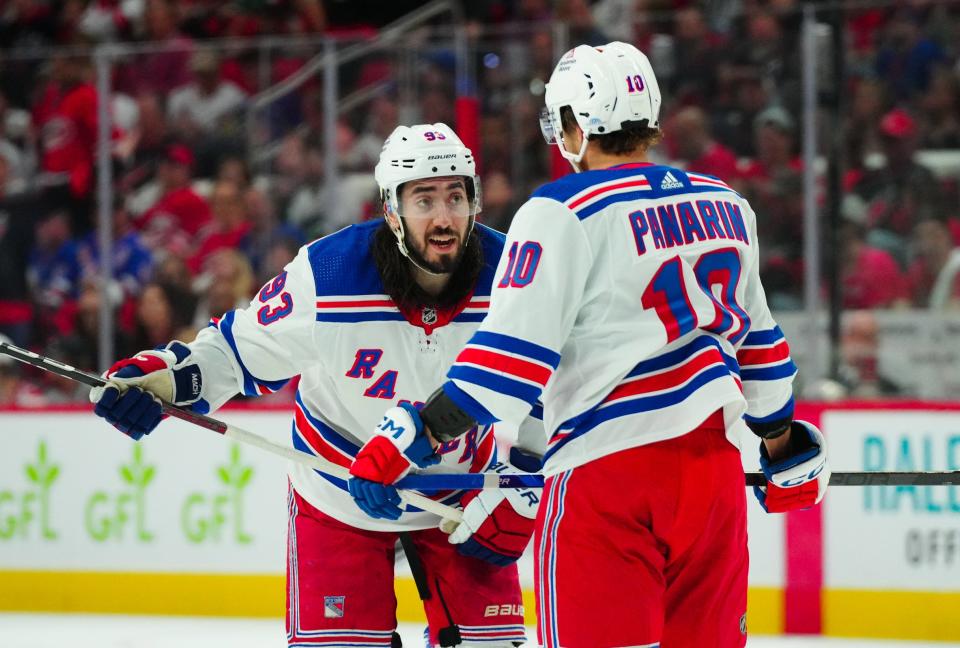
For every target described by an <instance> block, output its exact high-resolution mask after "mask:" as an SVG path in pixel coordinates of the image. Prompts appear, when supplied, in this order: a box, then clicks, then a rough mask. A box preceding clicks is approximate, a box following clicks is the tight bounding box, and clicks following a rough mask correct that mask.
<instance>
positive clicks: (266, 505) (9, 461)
mask: <svg viewBox="0 0 960 648" xmlns="http://www.w3.org/2000/svg"><path fill="white" fill-rule="evenodd" d="M217 416H218V417H221V418H223V419H225V420H227V421H229V422H232V423H235V424H237V425H240V426H242V427H244V428H245V429H248V430H251V431H254V432H257V433H259V434H263V435H265V436H268V437H270V438H271V439H273V440H274V441H277V442H280V443H287V442H289V434H290V420H291V419H290V415H289V414H288V413H286V412H284V411H276V410H273V411H256V410H249V409H244V410H238V409H235V410H226V411H223V412H219V413H218V414H217ZM41 445H42V446H43V447H44V448H45V452H46V457H45V460H44V461H41V459H40V447H41ZM756 445H757V444H756V440H755V439H752V438H747V439H745V443H744V447H745V453H744V454H745V459H744V462H745V465H746V466H747V468H748V469H750V470H755V469H756V467H757V462H756ZM0 448H2V450H3V451H2V452H0V570H3V569H15V570H36V569H42V570H62V571H87V570H89V571H130V572H187V573H189V572H203V573H236V574H283V572H284V565H285V551H286V497H287V480H286V461H285V460H284V459H282V458H279V457H276V456H273V455H270V454H268V453H266V452H264V451H262V450H259V449H257V448H251V447H247V446H242V445H239V444H236V443H235V442H233V441H230V440H227V439H224V438H222V437H220V436H219V435H217V434H215V433H213V432H210V431H208V430H204V429H202V428H199V427H195V426H191V425H189V424H187V423H184V422H182V421H179V420H176V419H168V420H166V421H165V422H164V423H163V424H161V427H160V428H158V429H157V430H155V431H154V432H153V433H152V434H151V435H150V436H148V437H146V438H145V439H144V440H143V441H141V442H140V443H134V442H132V441H130V440H129V439H127V438H126V437H124V436H123V435H122V434H120V433H119V432H117V431H116V430H114V429H113V428H111V427H110V426H109V425H107V424H106V423H105V422H103V421H101V420H100V419H97V418H96V417H94V416H93V415H92V414H91V413H88V412H84V411H77V412H66V413H61V412H37V413H28V412H22V411H20V412H0ZM235 449H236V450H235ZM137 450H139V453H140V455H139V460H138V459H137V458H136V455H135V452H136V451H137ZM234 451H236V452H238V455H237V456H236V457H234V456H233V455H232V453H233V452H234ZM31 467H32V468H31ZM125 467H126V470H125ZM248 470H249V477H247V478H246V479H247V481H246V483H244V484H242V485H240V484H239V482H240V481H242V479H243V477H242V476H243V474H244V473H245V472H246V471H248ZM222 471H223V473H224V474H221V473H222ZM151 473H152V477H150V478H149V479H148V478H147V477H148V474H151ZM225 478H226V479H228V480H230V481H229V483H228V482H225V481H224V479H225ZM144 482H146V484H145V485H142V484H143V483H144ZM747 497H748V509H749V512H750V543H751V548H752V551H751V554H752V555H751V561H750V580H751V584H752V585H754V586H761V587H782V586H783V582H784V579H783V560H782V554H783V524H782V518H781V517H779V516H768V515H766V514H765V513H763V511H762V510H761V509H760V507H759V506H758V505H757V503H756V502H755V500H754V499H753V496H752V495H751V494H750V493H747ZM400 569H401V573H403V572H405V571H406V570H405V565H404V566H402V567H401V568H400ZM521 575H522V580H523V583H524V586H525V587H531V586H532V561H531V560H530V552H529V550H528V552H527V556H526V557H525V559H524V561H523V562H522V564H521Z"/></svg>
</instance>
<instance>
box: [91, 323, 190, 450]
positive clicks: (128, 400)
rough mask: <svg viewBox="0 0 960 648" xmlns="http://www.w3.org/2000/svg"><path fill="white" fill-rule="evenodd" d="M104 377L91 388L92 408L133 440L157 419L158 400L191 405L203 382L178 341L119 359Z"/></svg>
mask: <svg viewBox="0 0 960 648" xmlns="http://www.w3.org/2000/svg"><path fill="white" fill-rule="evenodd" d="M103 377H104V378H106V380H107V383H108V384H107V385H105V386H104V387H95V388H93V389H92V390H90V401H91V402H92V403H94V404H95V407H94V409H93V411H94V413H95V414H96V415H97V416H99V417H101V418H104V419H106V420H107V421H108V422H109V423H110V424H111V425H113V426H114V427H115V428H117V429H118V430H120V431H121V432H123V433H124V434H126V435H127V436H129V437H130V438H132V439H134V440H139V439H140V438H142V437H143V435H145V434H149V433H150V432H152V431H153V429H154V428H156V427H157V425H158V424H159V423H160V420H161V419H162V418H163V417H162V406H161V404H160V401H161V400H162V401H166V402H168V403H173V404H175V405H190V404H193V403H195V402H197V401H198V400H200V391H201V388H202V386H203V382H202V377H201V374H200V367H199V366H198V365H197V364H196V363H195V362H193V361H192V358H191V355H190V348H189V347H188V346H187V345H185V344H183V343H182V342H177V341H173V342H170V343H169V344H168V345H167V346H166V347H163V348H160V349H156V350H152V351H141V352H140V353H138V354H137V355H135V356H134V357H132V358H127V359H125V360H120V361H119V362H117V363H115V364H114V365H113V366H112V367H110V369H108V370H107V372H106V373H105V374H103Z"/></svg>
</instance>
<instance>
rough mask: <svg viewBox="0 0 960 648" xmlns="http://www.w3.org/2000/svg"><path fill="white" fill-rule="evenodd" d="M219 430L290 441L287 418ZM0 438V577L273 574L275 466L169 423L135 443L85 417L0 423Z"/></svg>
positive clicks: (281, 561)
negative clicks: (2, 571)
mask: <svg viewBox="0 0 960 648" xmlns="http://www.w3.org/2000/svg"><path fill="white" fill-rule="evenodd" d="M223 418H224V419H226V420H228V421H231V422H233V423H236V424H238V425H242V426H244V427H245V428H250V429H253V430H256V431H258V432H259V433H261V434H264V435H267V436H270V437H271V438H273V439H274V440H276V441H280V442H284V441H286V440H288V439H289V429H290V418H289V416H286V415H282V414H279V413H276V412H248V411H244V412H240V411H234V412H225V413H224V414H223ZM0 430H2V432H0V444H2V447H3V452H2V453H0V568H7V569H47V570H105V571H148V572H149V571H169V572H190V571H202V572H205V573H211V572H226V573H282V572H283V571H284V566H285V564H286V559H285V551H286V497H287V479H286V460H285V459H282V458H279V457H275V456H272V455H269V454H266V453H264V452H263V451H261V450H258V449H256V448H250V447H246V446H240V445H239V444H236V443H235V442H233V441H229V440H227V439H225V438H223V437H221V436H220V435H218V434H216V433H214V432H211V431H209V430H204V429H202V428H199V427H196V426H193V425H189V424H187V423H184V422H182V421H179V420H176V419H168V420H166V421H164V422H163V423H162V424H161V427H160V428H158V429H157V430H155V431H154V433H153V434H151V435H150V436H149V437H146V438H144V440H142V441H141V442H140V443H134V442H133V441H131V440H130V439H128V438H126V437H124V436H123V435H122V434H120V433H119V432H117V431H116V430H114V429H113V428H112V427H110V426H109V425H108V424H107V423H105V422H103V421H101V420H100V419H98V418H96V417H94V416H93V415H92V414H84V413H70V414H67V413H63V414H59V413H45V414H26V413H3V414H0ZM41 444H43V445H44V446H45V448H46V466H45V467H43V466H42V465H41V464H40V459H39V457H40V450H39V449H40V447H41ZM137 449H139V451H140V459H139V462H138V461H137V460H136V457H135V451H136V450H137ZM235 449H236V450H235ZM233 452H238V454H237V455H233V454H232V453H233ZM29 466H33V473H32V475H31V474H30V472H29V471H30V468H29ZM54 471H55V472H54ZM43 473H46V475H47V476H48V477H47V479H48V480H50V477H49V475H51V474H52V475H53V478H52V480H50V482H49V485H47V486H42V483H43V481H45V480H44V479H43ZM151 474H152V476H151ZM244 475H249V476H248V477H246V478H245V479H246V482H245V483H243V480H244ZM224 478H226V479H228V480H229V483H227V482H225V481H224ZM144 483H145V485H144Z"/></svg>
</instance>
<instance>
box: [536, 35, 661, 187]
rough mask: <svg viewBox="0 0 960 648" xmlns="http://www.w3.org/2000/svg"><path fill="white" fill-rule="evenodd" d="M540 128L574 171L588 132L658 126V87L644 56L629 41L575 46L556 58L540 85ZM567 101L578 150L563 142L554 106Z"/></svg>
mask: <svg viewBox="0 0 960 648" xmlns="http://www.w3.org/2000/svg"><path fill="white" fill-rule="evenodd" d="M544 99H545V103H546V107H545V108H544V109H543V111H542V112H541V115H540V128H541V130H542V131H543V136H544V139H546V140H547V143H548V144H554V143H555V144H557V146H558V147H559V148H560V154H561V155H563V157H564V158H566V159H567V160H569V161H570V162H572V163H573V166H574V168H575V169H577V171H579V170H580V167H579V164H580V160H581V159H583V154H584V152H585V151H586V150H587V139H588V137H589V136H590V135H607V134H609V133H615V132H617V131H619V130H623V129H625V128H630V127H641V128H642V127H647V128H659V127H660V86H659V85H657V77H656V76H655V75H654V73H653V68H652V67H651V66H650V61H649V60H647V57H646V56H645V55H644V53H643V52H641V51H640V50H638V49H637V48H636V47H634V46H633V45H630V44H628V43H622V42H620V41H614V42H612V43H607V44H606V45H603V46H602V47H592V46H590V45H579V46H577V47H575V48H574V49H572V50H570V51H569V52H567V53H566V54H564V55H563V57H562V58H561V59H560V61H559V62H558V63H557V67H556V68H554V70H553V74H552V75H550V82H549V83H547V86H546V94H545V97H544ZM564 106H570V109H571V110H572V111H573V115H574V117H575V118H576V120H577V124H578V125H579V126H580V128H581V130H583V134H584V138H583V142H582V144H581V146H580V151H579V152H571V151H568V150H567V149H566V148H564V145H563V128H562V126H561V124H562V122H561V119H560V109H561V108H563V107H564Z"/></svg>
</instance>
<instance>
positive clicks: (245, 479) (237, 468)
mask: <svg viewBox="0 0 960 648" xmlns="http://www.w3.org/2000/svg"><path fill="white" fill-rule="evenodd" d="M217 476H218V477H219V478H220V481H221V482H222V483H223V485H224V486H226V487H227V488H235V489H237V490H240V489H242V488H243V487H244V486H246V485H247V484H248V483H249V482H250V479H251V478H252V477H253V466H244V465H241V463H240V446H239V445H238V444H236V443H235V444H233V445H232V446H231V447H230V463H228V464H226V465H221V466H218V467H217Z"/></svg>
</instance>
